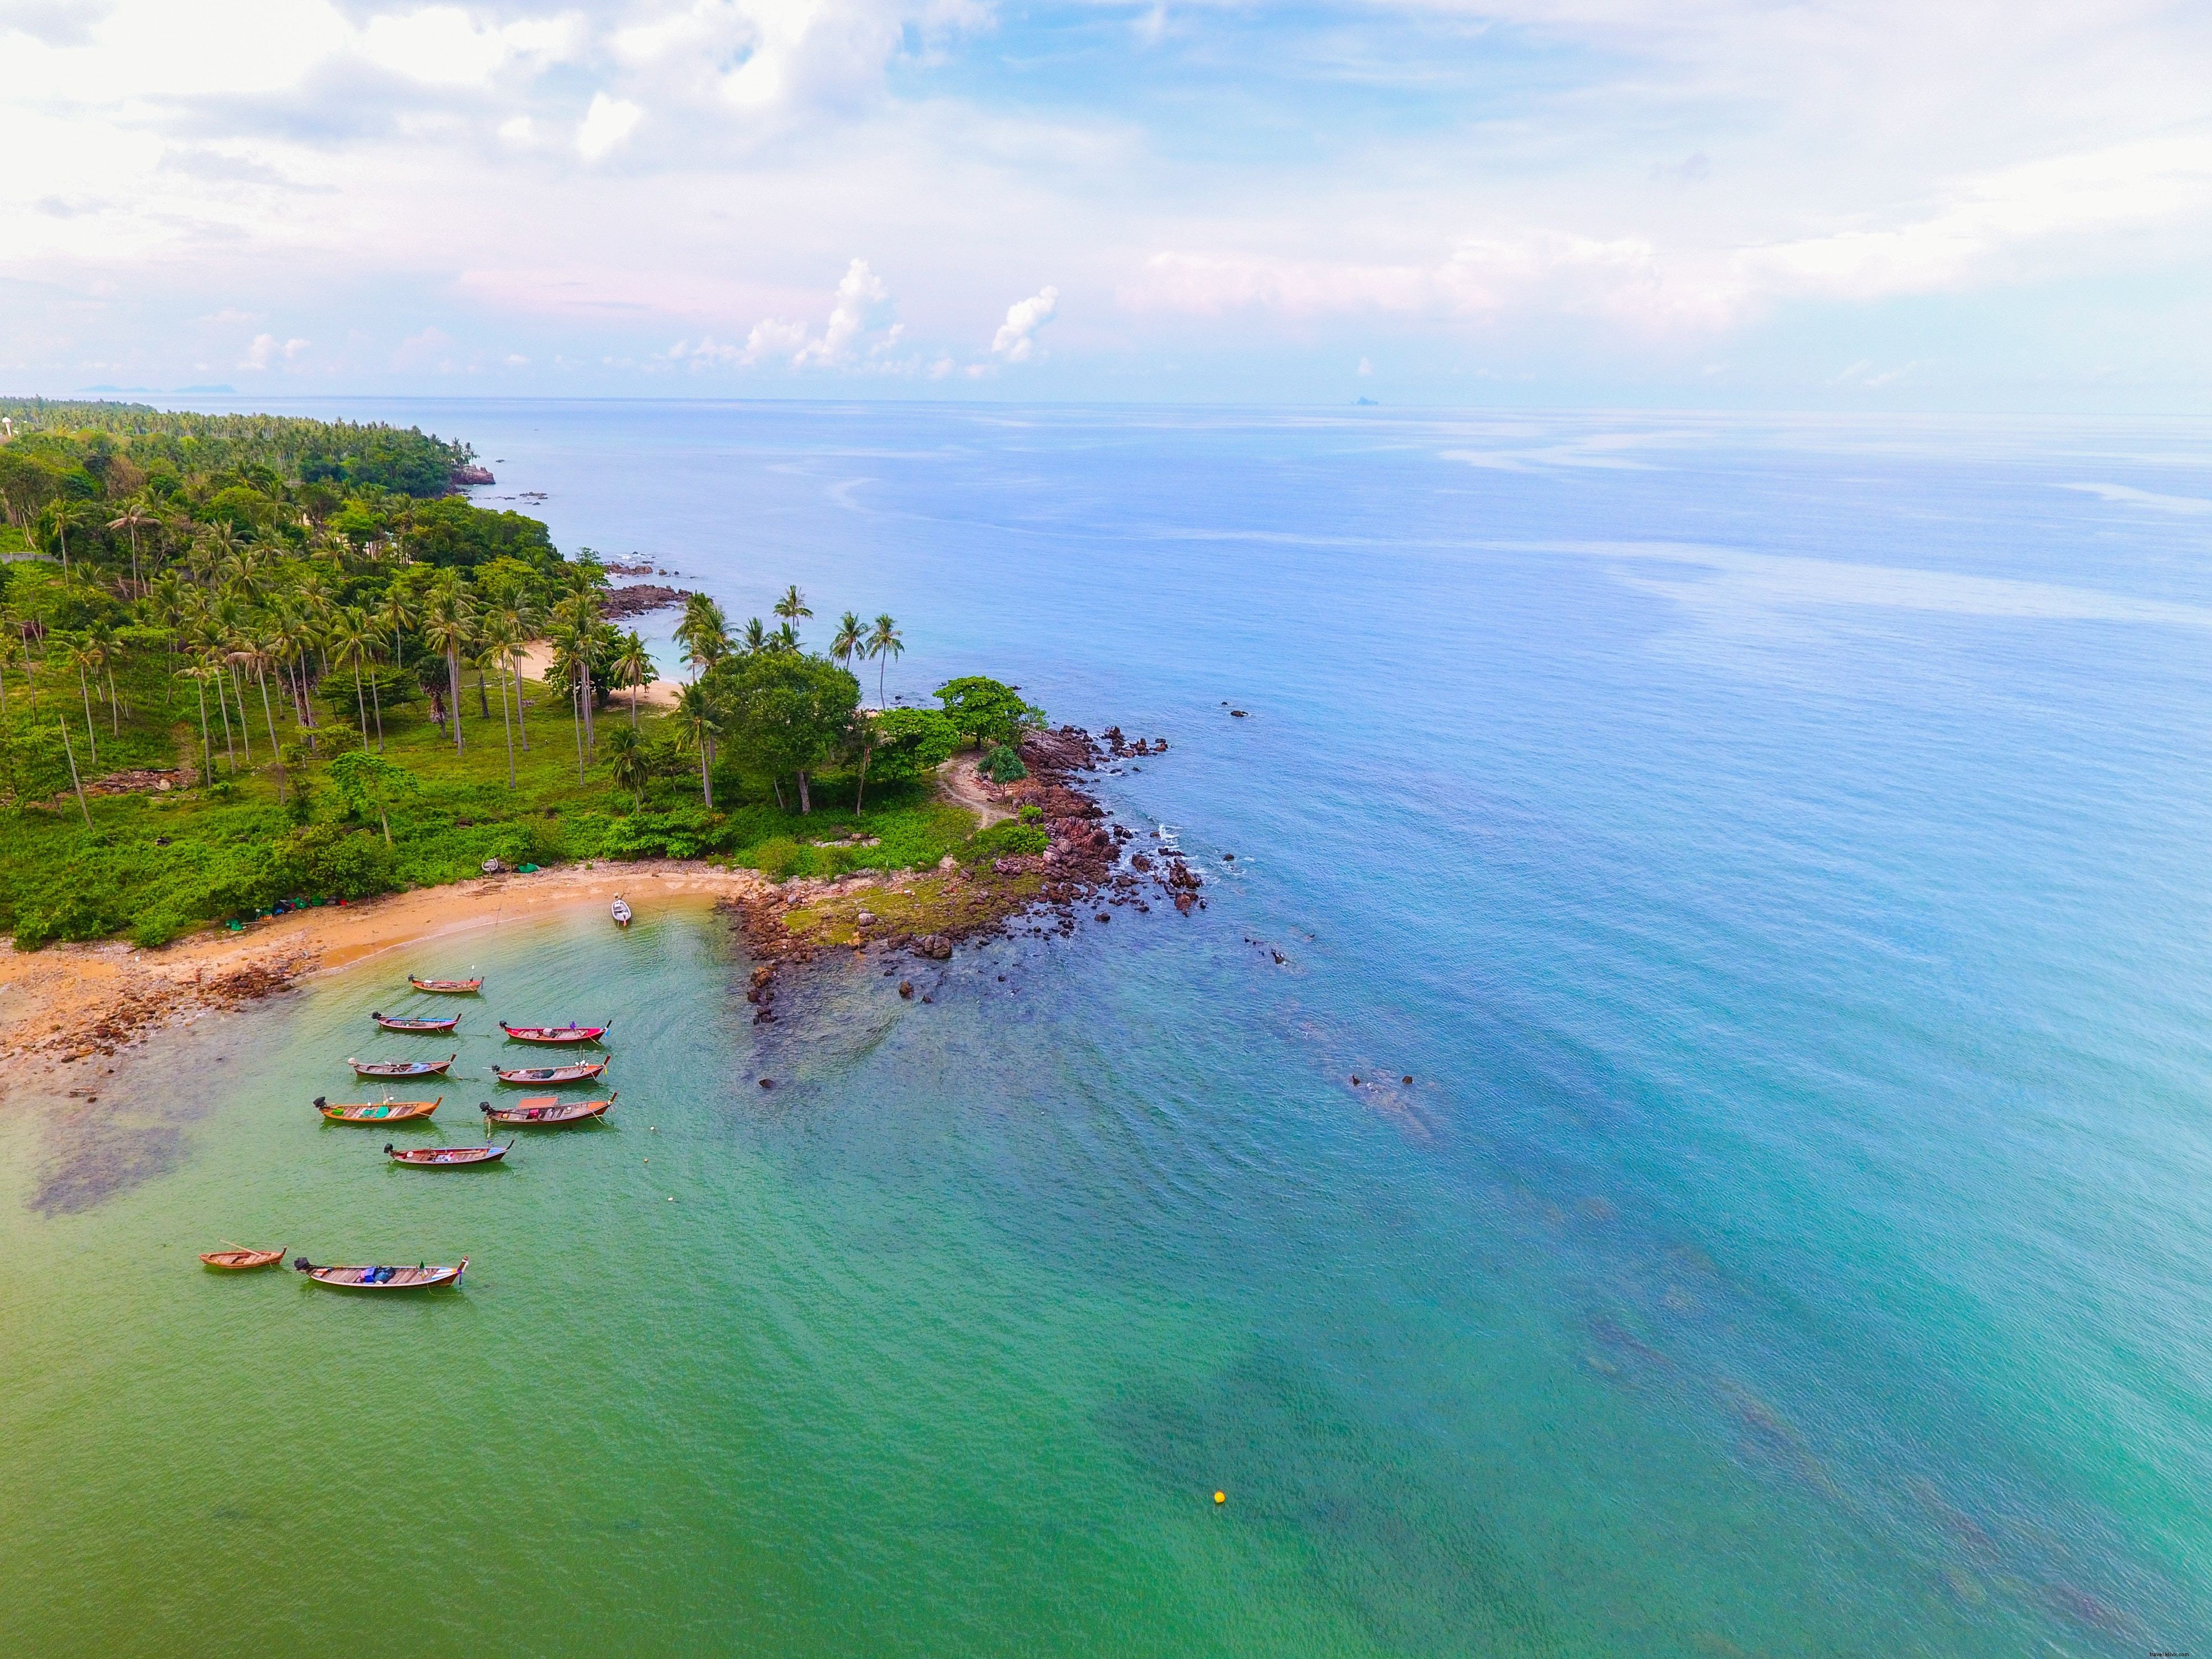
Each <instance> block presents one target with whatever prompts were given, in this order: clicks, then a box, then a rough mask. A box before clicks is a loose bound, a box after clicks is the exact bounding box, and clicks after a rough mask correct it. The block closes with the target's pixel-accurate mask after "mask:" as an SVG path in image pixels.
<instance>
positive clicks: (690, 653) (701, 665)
mask: <svg viewBox="0 0 2212 1659" xmlns="http://www.w3.org/2000/svg"><path fill="white" fill-rule="evenodd" d="M676 642H677V644H678V645H680V646H682V647H684V660H685V661H686V662H688V663H690V665H692V667H693V668H694V669H695V670H696V671H697V672H699V673H702V674H703V673H705V672H707V671H708V670H709V669H711V668H713V667H714V665H715V664H716V663H718V662H720V661H721V659H723V658H724V657H726V656H727V655H729V653H730V629H729V624H728V623H726V622H725V621H724V620H723V617H722V607H721V606H720V605H717V604H715V603H714V600H712V599H708V597H707V596H706V595H705V594H704V593H694V594H693V595H692V596H691V597H690V599H687V600H686V601H684V620H683V621H682V622H680V623H677V625H676Z"/></svg>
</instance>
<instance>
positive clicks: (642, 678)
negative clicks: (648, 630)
mask: <svg viewBox="0 0 2212 1659" xmlns="http://www.w3.org/2000/svg"><path fill="white" fill-rule="evenodd" d="M659 678H660V673H659V670H657V669H656V668H654V667H653V653H651V652H650V651H647V649H646V648H645V638H644V636H643V635H641V634H639V633H638V631H637V630H636V629H631V630H630V631H629V633H627V634H625V635H623V641H622V648H621V650H620V651H618V652H617V653H616V655H615V679H616V683H617V684H621V685H627V686H628V687H629V723H630V729H631V730H633V731H635V729H636V728H637V694H638V693H639V692H641V691H642V690H645V688H646V687H647V686H648V685H651V684H653V682H654V681H655V680H657V679H659Z"/></svg>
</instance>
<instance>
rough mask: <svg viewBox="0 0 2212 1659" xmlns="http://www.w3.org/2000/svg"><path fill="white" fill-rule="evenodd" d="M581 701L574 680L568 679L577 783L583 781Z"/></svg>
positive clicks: (569, 721)
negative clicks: (573, 728)
mask: <svg viewBox="0 0 2212 1659" xmlns="http://www.w3.org/2000/svg"><path fill="white" fill-rule="evenodd" d="M582 703H583V694H582V693H581V692H580V691H579V690H577V687H576V682H575V681H574V680H570V681H569V682H568V723H569V724H570V725H571V726H574V727H575V728H576V781H577V782H579V783H581V782H582V781H584V716H583V714H581V713H580V708H581V706H582Z"/></svg>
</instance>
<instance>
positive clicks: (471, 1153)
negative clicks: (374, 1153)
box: [384, 1144, 507, 1170]
mask: <svg viewBox="0 0 2212 1659" xmlns="http://www.w3.org/2000/svg"><path fill="white" fill-rule="evenodd" d="M384 1155H385V1156H386V1158H390V1159H391V1160H392V1162H393V1163H394V1164H406V1165H407V1166H408V1167H409V1168H410V1169H416V1170H474V1169H480V1168H482V1167H483V1165H485V1164H496V1163H498V1162H499V1161H500V1159H501V1158H505V1157H506V1156H507V1148H506V1147H505V1146H409V1147H401V1148H396V1147H393V1146H390V1145H388V1144H387V1145H386V1147H385V1149H384Z"/></svg>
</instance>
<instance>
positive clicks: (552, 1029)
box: [499, 1020, 607, 1042]
mask: <svg viewBox="0 0 2212 1659" xmlns="http://www.w3.org/2000/svg"><path fill="white" fill-rule="evenodd" d="M499 1029H500V1030H502V1031H504V1032H506V1033H507V1036H508V1037H509V1038H511V1039H512V1040H513V1041H514V1042H598V1041H599V1039H600V1038H601V1037H603V1036H605V1035H606V1034H607V1028H606V1027H605V1026H604V1025H509V1024H507V1022H506V1021H505V1020H501V1021H500V1023H499Z"/></svg>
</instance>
